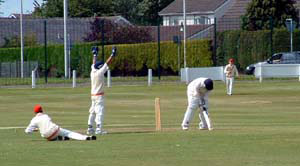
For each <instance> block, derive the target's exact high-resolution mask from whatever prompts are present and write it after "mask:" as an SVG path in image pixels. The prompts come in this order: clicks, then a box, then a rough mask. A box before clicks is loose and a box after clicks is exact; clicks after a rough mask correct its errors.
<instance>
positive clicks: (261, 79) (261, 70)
mask: <svg viewBox="0 0 300 166" xmlns="http://www.w3.org/2000/svg"><path fill="white" fill-rule="evenodd" d="M259 66H260V69H259V73H260V75H259V82H260V83H262V81H263V66H262V65H261V63H259Z"/></svg>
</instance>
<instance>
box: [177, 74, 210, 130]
mask: <svg viewBox="0 0 300 166" xmlns="http://www.w3.org/2000/svg"><path fill="white" fill-rule="evenodd" d="M213 88H214V84H213V81H212V80H211V79H209V78H202V77H200V78H197V79H195V80H193V81H192V82H191V83H189V85H188V88H187V97H188V107H187V109H186V112H185V114H184V118H183V121H182V124H181V127H182V130H188V129H189V125H190V123H191V120H192V118H193V116H194V112H195V110H196V109H197V108H200V112H199V118H200V123H199V129H201V130H212V129H213V128H212V125H211V121H210V118H209V114H208V94H209V93H210V92H211V91H212V90H213Z"/></svg>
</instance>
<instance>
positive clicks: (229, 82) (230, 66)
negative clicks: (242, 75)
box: [224, 58, 239, 95]
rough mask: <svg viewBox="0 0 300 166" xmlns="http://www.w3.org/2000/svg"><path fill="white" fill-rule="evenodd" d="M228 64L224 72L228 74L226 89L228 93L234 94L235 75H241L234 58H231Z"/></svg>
mask: <svg viewBox="0 0 300 166" xmlns="http://www.w3.org/2000/svg"><path fill="white" fill-rule="evenodd" d="M228 63H229V64H228V65H226V66H225V69H224V73H225V74H226V90H227V95H232V88H233V82H234V77H235V76H237V77H238V76H239V72H238V70H237V68H236V66H235V65H234V60H233V59H232V58H230V59H229V61H228Z"/></svg>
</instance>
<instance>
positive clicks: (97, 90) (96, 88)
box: [91, 63, 109, 95]
mask: <svg viewBox="0 0 300 166" xmlns="http://www.w3.org/2000/svg"><path fill="white" fill-rule="evenodd" d="M108 69H109V67H108V65H107V64H106V63H105V64H104V65H103V66H102V67H101V68H100V69H95V68H94V65H92V71H91V94H92V95H97V94H101V93H104V84H105V82H104V79H105V78H104V74H105V73H106V72H107V70H108Z"/></svg>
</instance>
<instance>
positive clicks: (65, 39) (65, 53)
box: [64, 0, 69, 78]
mask: <svg viewBox="0 0 300 166" xmlns="http://www.w3.org/2000/svg"><path fill="white" fill-rule="evenodd" d="M67 17H68V0H64V55H65V78H68V77H69V72H68V64H69V63H68V59H69V58H68V32H67Z"/></svg>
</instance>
